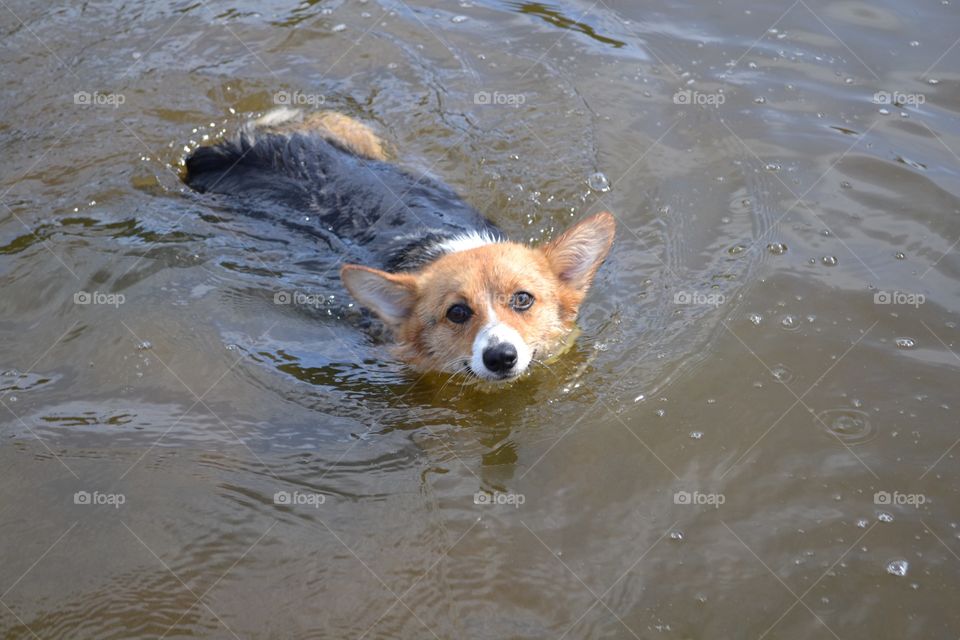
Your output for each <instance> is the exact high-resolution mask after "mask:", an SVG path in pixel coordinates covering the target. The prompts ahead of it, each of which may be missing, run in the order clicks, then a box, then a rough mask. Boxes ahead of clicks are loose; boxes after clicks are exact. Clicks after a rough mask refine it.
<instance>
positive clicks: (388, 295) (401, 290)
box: [340, 264, 417, 327]
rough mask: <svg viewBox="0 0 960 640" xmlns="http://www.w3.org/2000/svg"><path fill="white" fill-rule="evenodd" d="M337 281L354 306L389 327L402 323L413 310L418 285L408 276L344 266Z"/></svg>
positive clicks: (414, 279) (349, 265)
mask: <svg viewBox="0 0 960 640" xmlns="http://www.w3.org/2000/svg"><path fill="white" fill-rule="evenodd" d="M340 279H341V280H342V281H343V284H344V286H346V288H347V291H349V292H350V295H352V296H353V297H354V298H355V299H356V301H357V302H359V303H360V304H361V305H363V306H364V307H366V308H368V309H370V310H371V311H373V312H374V313H375V314H377V315H378V316H379V317H380V319H381V320H383V322H384V324H386V325H387V326H389V327H396V326H397V325H399V324H401V323H403V322H404V321H405V320H406V319H407V318H408V317H409V316H410V313H411V312H412V310H413V303H414V300H415V299H416V292H417V281H416V278H414V277H413V276H412V275H410V274H406V273H387V272H386V271H380V270H379V269H371V268H370V267H362V266H360V265H356V264H347V265H344V266H343V268H342V269H340Z"/></svg>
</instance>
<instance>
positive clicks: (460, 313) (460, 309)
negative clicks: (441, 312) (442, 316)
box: [447, 304, 473, 324]
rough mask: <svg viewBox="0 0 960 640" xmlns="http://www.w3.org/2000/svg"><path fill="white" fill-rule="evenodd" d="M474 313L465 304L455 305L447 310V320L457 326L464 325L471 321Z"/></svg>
mask: <svg viewBox="0 0 960 640" xmlns="http://www.w3.org/2000/svg"><path fill="white" fill-rule="evenodd" d="M472 315H473V311H471V310H470V307H468V306H467V305H465V304H455V305H453V306H452V307H450V308H449V309H447V320H449V321H450V322H454V323H456V324H463V323H464V322H466V321H467V320H469V319H470V316H472Z"/></svg>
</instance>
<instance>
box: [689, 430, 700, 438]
mask: <svg viewBox="0 0 960 640" xmlns="http://www.w3.org/2000/svg"><path fill="white" fill-rule="evenodd" d="M690 437H691V438H693V439H694V440H700V439H701V438H703V431H691V432H690Z"/></svg>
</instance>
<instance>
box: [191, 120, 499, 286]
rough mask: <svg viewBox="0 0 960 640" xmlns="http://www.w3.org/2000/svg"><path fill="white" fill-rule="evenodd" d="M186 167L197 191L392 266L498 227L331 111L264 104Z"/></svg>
mask: <svg viewBox="0 0 960 640" xmlns="http://www.w3.org/2000/svg"><path fill="white" fill-rule="evenodd" d="M186 169H187V173H186V177H185V181H186V183H187V184H188V185H189V186H190V187H191V188H193V189H195V190H196V191H198V192H201V193H211V194H220V195H223V196H227V197H228V198H230V199H231V203H230V204H231V205H232V206H234V207H236V208H237V209H239V210H240V211H241V212H243V213H246V214H249V215H251V216H255V217H258V218H266V219H269V220H271V221H273V222H276V223H279V224H283V225H285V226H287V227H290V228H294V229H297V230H299V231H303V232H305V233H308V234H311V235H314V236H317V237H319V238H322V239H323V240H324V241H325V242H326V243H327V244H329V245H330V246H334V247H338V248H340V249H342V250H343V251H344V252H345V253H346V254H348V255H350V256H351V257H353V258H354V259H361V260H364V261H365V262H367V263H368V264H369V263H373V264H377V265H379V266H380V267H381V268H384V269H388V270H391V271H396V270H403V269H413V268H417V267H418V266H421V265H422V263H423V261H424V260H425V259H428V258H429V255H428V252H429V247H430V245H432V244H436V243H437V242H442V241H444V240H446V239H449V238H452V237H455V236H461V235H464V234H469V233H487V234H491V235H499V232H498V231H497V229H496V228H495V227H494V226H493V225H492V224H491V223H490V222H489V221H487V220H486V219H485V218H484V217H483V216H482V215H480V213H479V212H477V211H476V210H475V209H473V208H472V207H470V206H469V205H467V204H466V203H465V202H463V200H461V199H460V197H459V196H457V194H456V193H455V192H454V191H453V190H451V189H450V188H449V187H447V186H446V185H444V184H441V183H439V182H437V181H436V180H433V179H431V178H428V177H415V176H413V175H411V174H409V173H407V172H405V171H403V170H401V169H399V168H398V167H397V166H395V165H393V164H391V163H388V162H386V153H385V145H384V144H383V142H382V141H381V140H380V139H379V138H378V137H377V136H376V135H375V134H374V133H373V132H372V131H371V130H370V129H369V128H368V127H366V126H365V125H363V124H361V123H359V122H357V121H356V120H353V119H352V118H349V117H347V116H344V115H342V114H338V113H335V112H323V113H319V114H314V115H312V116H308V117H306V118H304V117H302V116H301V115H300V114H299V112H296V111H293V110H278V111H275V112H271V113H270V114H267V115H266V116H264V117H263V118H261V119H260V120H257V121H254V122H252V123H250V124H248V125H246V126H245V127H243V128H242V129H241V131H240V132H239V133H238V134H237V135H236V136H235V137H233V138H231V139H228V140H225V141H223V142H220V143H219V144H216V145H213V146H206V147H200V148H198V149H196V150H195V151H194V152H193V153H192V154H190V156H189V157H188V158H187V159H186ZM425 252H426V253H425Z"/></svg>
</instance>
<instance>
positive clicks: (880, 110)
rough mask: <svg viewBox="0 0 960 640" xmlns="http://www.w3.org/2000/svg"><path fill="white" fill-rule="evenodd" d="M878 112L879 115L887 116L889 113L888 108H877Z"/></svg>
mask: <svg viewBox="0 0 960 640" xmlns="http://www.w3.org/2000/svg"><path fill="white" fill-rule="evenodd" d="M878 112H879V113H880V115H882V116H888V115H890V109H879V110H878Z"/></svg>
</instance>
